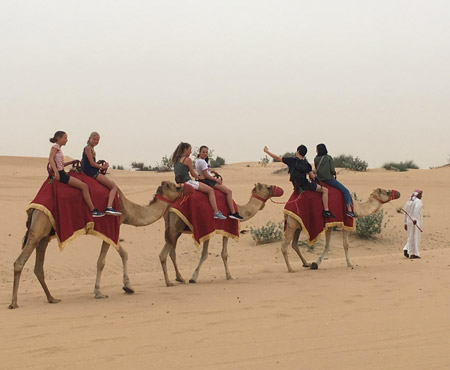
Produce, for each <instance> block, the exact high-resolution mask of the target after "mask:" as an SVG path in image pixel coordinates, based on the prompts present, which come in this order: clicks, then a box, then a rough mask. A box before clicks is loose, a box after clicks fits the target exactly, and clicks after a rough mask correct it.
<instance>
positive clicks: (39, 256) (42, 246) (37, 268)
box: [34, 236, 61, 303]
mask: <svg viewBox="0 0 450 370" xmlns="http://www.w3.org/2000/svg"><path fill="white" fill-rule="evenodd" d="M47 246H48V237H47V236H46V237H44V238H42V239H41V241H40V242H39V244H38V246H37V248H36V263H35V265H34V274H35V275H36V277H37V279H38V280H39V282H40V283H41V286H42V289H44V292H45V295H46V296H47V301H48V303H58V302H61V300H60V299H57V298H53V297H52V295H51V294H50V291H49V289H48V287H47V284H46V282H45V275H44V259H45V252H46V251H47Z"/></svg>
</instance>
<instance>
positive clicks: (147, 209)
mask: <svg viewBox="0 0 450 370" xmlns="http://www.w3.org/2000/svg"><path fill="white" fill-rule="evenodd" d="M191 191H193V189H192V187H186V188H185V189H184V188H179V187H177V186H176V185H175V184H174V183H171V182H167V181H163V182H161V185H160V186H159V187H158V189H157V191H156V194H155V196H154V198H153V200H152V201H151V202H150V204H149V205H148V206H140V205H137V204H135V203H133V202H131V201H130V200H128V199H127V198H126V197H125V196H124V194H123V193H122V192H121V191H120V190H119V193H118V195H119V205H120V211H121V212H122V215H121V216H120V223H121V224H126V225H133V226H147V225H150V224H152V223H153V222H155V221H157V220H159V219H160V218H161V217H162V216H163V215H164V214H165V213H166V212H167V210H168V209H169V206H170V204H171V203H172V202H174V201H175V200H176V199H177V198H178V197H179V196H181V195H183V194H185V193H189V192H191ZM52 229H53V227H52V224H51V222H50V220H49V218H48V217H47V215H46V214H45V213H43V212H41V211H39V210H37V209H30V210H29V211H28V220H27V231H26V233H25V236H24V239H23V244H22V252H21V253H20V255H19V257H18V258H17V259H16V261H15V262H14V286H13V294H12V302H11V304H10V305H9V308H11V309H13V308H17V307H19V306H18V305H17V294H18V290H19V281H20V275H21V273H22V270H23V267H24V266H25V263H26V262H27V260H28V258H29V257H30V256H31V254H32V253H33V251H34V250H35V249H36V262H35V267H34V273H35V275H36V277H37V278H38V280H39V282H40V283H41V285H42V288H43V289H44V292H45V294H46V295H47V300H48V302H49V303H58V302H59V301H60V300H59V299H56V298H54V297H53V296H52V295H51V294H50V291H49V289H48V287H47V284H46V282H45V277H44V259H45V251H46V249H47V245H48V242H49V240H50V236H51V234H52ZM108 249H109V244H108V243H106V242H103V244H102V248H101V251H100V255H99V257H98V260H97V278H96V281H95V289H94V294H95V298H107V297H108V296H107V295H104V294H102V293H101V291H100V279H101V275H102V271H103V268H104V266H105V259H106V254H107V253H108ZM117 251H118V252H119V255H120V257H121V259H122V264H123V283H124V286H123V290H124V291H125V292H126V293H130V294H131V293H134V290H133V289H132V288H131V284H130V279H129V277H128V267H127V261H128V253H127V252H126V251H125V249H124V248H123V247H122V246H121V245H120V244H118V250H117Z"/></svg>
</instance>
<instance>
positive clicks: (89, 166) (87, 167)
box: [81, 131, 121, 216]
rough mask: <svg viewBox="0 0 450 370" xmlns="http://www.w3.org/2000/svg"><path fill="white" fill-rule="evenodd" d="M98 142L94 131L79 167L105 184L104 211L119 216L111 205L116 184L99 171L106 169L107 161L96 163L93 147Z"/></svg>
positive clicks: (97, 135) (98, 138)
mask: <svg viewBox="0 0 450 370" xmlns="http://www.w3.org/2000/svg"><path fill="white" fill-rule="evenodd" d="M99 142H100V134H99V133H98V132H96V131H94V132H92V133H91V134H90V135H89V139H88V141H87V145H86V147H85V148H84V150H83V155H82V159H81V169H82V170H83V172H84V173H85V174H86V175H88V176H90V177H92V178H94V179H96V180H97V181H98V182H99V183H100V184H102V185H105V186H106V187H107V188H108V189H109V196H108V204H107V206H106V210H105V213H106V214H107V215H112V216H120V215H121V213H120V212H119V211H117V210H115V209H114V208H113V206H112V204H113V202H114V198H115V196H116V194H117V189H118V188H117V185H116V183H115V182H114V181H112V180H110V179H108V178H107V177H106V176H105V175H103V174H102V173H100V170H105V171H106V170H107V169H108V167H109V163H107V162H105V163H104V164H98V163H97V162H96V160H95V157H96V153H95V150H94V147H95V146H97V145H98V143H99Z"/></svg>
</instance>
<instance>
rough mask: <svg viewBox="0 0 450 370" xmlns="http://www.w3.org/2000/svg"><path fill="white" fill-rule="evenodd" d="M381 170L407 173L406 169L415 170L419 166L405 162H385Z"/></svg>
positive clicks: (411, 162)
mask: <svg viewBox="0 0 450 370" xmlns="http://www.w3.org/2000/svg"><path fill="white" fill-rule="evenodd" d="M383 168H384V169H386V170H392V171H401V172H403V171H408V169H415V170H417V169H418V168H419V166H418V165H417V164H415V163H414V162H413V161H405V162H400V163H397V162H387V163H385V164H384V165H383Z"/></svg>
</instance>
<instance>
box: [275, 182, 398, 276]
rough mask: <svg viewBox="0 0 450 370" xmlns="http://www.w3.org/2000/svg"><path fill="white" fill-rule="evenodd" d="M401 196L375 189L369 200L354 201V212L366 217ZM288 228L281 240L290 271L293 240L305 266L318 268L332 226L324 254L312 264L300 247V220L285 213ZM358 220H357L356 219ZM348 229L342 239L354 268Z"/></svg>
mask: <svg viewBox="0 0 450 370" xmlns="http://www.w3.org/2000/svg"><path fill="white" fill-rule="evenodd" d="M398 198H400V193H399V192H398V191H396V190H385V189H381V188H378V189H375V190H374V191H373V192H372V194H370V196H369V200H368V201H366V202H355V203H354V205H353V206H354V213H355V214H356V216H357V217H366V216H369V215H371V214H374V213H376V212H378V211H379V210H380V209H381V207H382V205H383V204H384V203H387V202H389V201H391V200H393V199H398ZM285 221H286V230H285V233H284V238H283V241H282V242H281V252H282V253H283V257H284V260H285V261H286V266H287V269H288V271H289V272H294V270H293V269H292V267H291V265H290V263H289V258H288V252H287V251H288V245H289V243H291V242H292V248H293V249H294V251H295V252H296V253H297V254H298V256H299V257H300V259H301V260H302V262H303V267H310V268H311V269H312V270H317V269H318V267H319V265H320V263H321V262H322V260H323V258H324V257H325V255H326V254H327V253H328V251H329V249H330V240H331V232H332V231H333V228H332V227H328V228H327V229H326V232H325V249H324V251H323V253H322V255H321V256H320V257H319V259H318V260H317V262H313V263H311V265H310V264H309V263H308V262H307V261H306V260H305V258H304V257H303V256H302V253H301V252H300V249H299V247H298V238H299V236H300V232H301V231H302V226H301V225H300V222H299V221H298V220H296V219H295V218H294V217H292V216H290V215H285ZM355 221H356V220H355ZM348 233H349V232H348V231H347V230H344V229H343V230H342V239H343V245H344V251H345V258H346V260H347V266H348V267H351V268H353V267H354V265H353V264H352V263H351V261H350V258H349V255H348Z"/></svg>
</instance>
